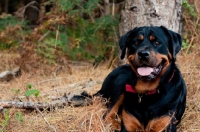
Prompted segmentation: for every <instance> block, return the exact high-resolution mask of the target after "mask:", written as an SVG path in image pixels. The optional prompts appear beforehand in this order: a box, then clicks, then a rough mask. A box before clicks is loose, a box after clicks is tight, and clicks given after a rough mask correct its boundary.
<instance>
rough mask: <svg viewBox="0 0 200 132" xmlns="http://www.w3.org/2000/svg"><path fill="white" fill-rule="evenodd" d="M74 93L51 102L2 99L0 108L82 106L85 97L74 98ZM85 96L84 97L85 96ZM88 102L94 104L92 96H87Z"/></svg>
mask: <svg viewBox="0 0 200 132" xmlns="http://www.w3.org/2000/svg"><path fill="white" fill-rule="evenodd" d="M73 96H74V94H69V95H67V96H66V95H65V96H63V97H60V98H57V99H55V100H53V101H51V102H44V103H41V102H21V101H7V100H0V110H2V109H4V108H12V107H14V108H19V109H36V108H38V109H40V110H45V109H54V108H59V107H64V106H69V105H72V106H82V105H83V104H84V105H85V103H83V101H84V100H83V99H80V98H81V96H80V98H79V99H77V98H76V99H74V98H72V97H73ZM83 98H84V97H83ZM84 102H87V104H92V100H91V99H90V98H87V99H86V101H84Z"/></svg>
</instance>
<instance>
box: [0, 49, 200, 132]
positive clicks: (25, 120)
mask: <svg viewBox="0 0 200 132" xmlns="http://www.w3.org/2000/svg"><path fill="white" fill-rule="evenodd" d="M199 56H200V54H199V53H198V52H195V53H191V54H187V55H183V54H182V55H179V56H178V59H177V60H178V61H177V64H178V66H179V68H180V69H181V71H182V75H183V77H184V79H185V81H186V84H187V89H188V95H187V108H186V111H185V114H184V116H183V119H182V122H181V124H180V125H179V126H178V131H179V132H200V125H199V123H200V79H199V78H200V72H199V70H200V59H199ZM15 57H18V55H17V54H13V55H12V54H8V53H1V54H0V63H1V65H0V72H2V71H4V70H8V69H9V68H11V67H15V66H14V64H12V59H13V58H15ZM69 66H70V71H68V70H66V69H65V70H62V71H60V72H59V74H55V72H53V71H54V70H52V69H48V68H44V67H45V66H43V65H41V66H39V68H38V69H33V70H30V71H29V72H25V71H23V70H22V75H21V76H20V77H17V78H14V79H12V80H11V81H9V82H0V100H9V101H11V100H13V101H14V100H21V101H33V102H48V101H51V100H52V99H53V98H56V97H61V96H63V95H64V94H69V93H73V92H75V93H76V92H77V91H78V92H81V91H84V90H85V91H88V92H89V93H95V92H96V91H97V90H99V89H100V87H101V84H102V82H103V80H104V78H105V77H106V76H107V74H108V73H109V72H110V71H111V69H107V68H106V65H101V66H99V67H97V68H96V69H94V68H93V67H92V63H88V62H73V63H72V62H71V63H69ZM46 73H48V74H46ZM28 84H29V85H31V86H32V87H33V88H34V89H37V90H38V91H39V92H40V94H39V96H38V97H35V96H33V95H31V96H30V97H29V98H27V97H26V96H24V93H25V92H26V91H27V85H28ZM86 84H88V86H87V87H86V86H85V85H86ZM83 85H84V86H85V87H84V86H83ZM94 100H95V101H94V104H93V105H90V106H84V107H77V108H76V107H72V106H65V107H63V108H56V109H52V110H50V111H49V110H44V111H40V112H41V113H42V114H41V113H39V112H38V111H37V110H27V109H26V110H25V109H16V108H9V109H8V111H7V113H5V112H4V113H5V114H2V113H1V114H0V131H1V132H51V131H55V130H56V131H57V132H110V131H111V129H110V124H107V123H106V122H104V120H103V119H102V116H103V113H104V112H105V110H106V108H105V106H104V105H103V104H102V103H101V101H100V99H98V98H96V99H94ZM53 128H54V129H53Z"/></svg>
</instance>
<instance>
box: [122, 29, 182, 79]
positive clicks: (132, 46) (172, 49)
mask: <svg viewBox="0 0 200 132" xmlns="http://www.w3.org/2000/svg"><path fill="white" fill-rule="evenodd" d="M119 45H120V48H121V50H122V54H121V59H123V58H124V57H125V54H126V49H127V58H128V61H129V63H130V65H131V67H132V69H133V71H134V72H135V73H136V74H137V75H138V77H139V78H140V79H142V80H152V79H155V78H156V77H157V76H158V75H159V76H161V75H162V74H164V72H165V71H166V70H167V68H168V66H169V65H170V64H171V62H175V60H176V54H177V53H178V52H179V51H180V49H181V45H182V39H181V36H180V35H179V34H178V33H175V32H173V31H171V30H168V29H167V28H165V27H163V26H161V27H157V26H151V27H139V28H134V29H133V30H131V31H129V32H127V33H126V34H125V35H124V36H122V37H121V39H120V42H119Z"/></svg>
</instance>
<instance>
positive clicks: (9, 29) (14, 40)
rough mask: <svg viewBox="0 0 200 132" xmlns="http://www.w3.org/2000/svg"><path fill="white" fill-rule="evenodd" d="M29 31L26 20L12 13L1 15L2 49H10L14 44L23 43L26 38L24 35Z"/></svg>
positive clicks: (0, 43)
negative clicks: (19, 18)
mask: <svg viewBox="0 0 200 132" xmlns="http://www.w3.org/2000/svg"><path fill="white" fill-rule="evenodd" d="M24 29H25V30H24ZM29 31H30V30H29V28H28V27H27V24H26V21H21V20H18V19H17V18H15V17H13V16H11V15H1V18H0V49H3V50H4V49H9V48H11V47H12V46H13V45H17V44H19V43H21V42H22V41H23V39H24V38H23V36H24V35H25V34H28V33H29ZM8 36H9V37H8Z"/></svg>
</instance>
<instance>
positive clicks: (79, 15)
mask: <svg viewBox="0 0 200 132" xmlns="http://www.w3.org/2000/svg"><path fill="white" fill-rule="evenodd" d="M99 2H100V0H88V1H82V0H59V3H58V6H60V7H61V9H62V10H63V11H64V12H67V14H68V15H69V17H70V19H69V20H70V21H69V23H70V24H69V25H68V26H67V27H65V26H62V25H61V26H60V29H59V31H60V32H59V33H60V38H59V39H60V42H61V45H60V46H61V47H62V49H63V51H65V52H67V53H68V56H69V57H70V58H71V59H73V60H85V59H93V58H95V57H96V56H97V57H98V56H99V55H103V52H104V51H105V49H106V47H108V46H111V45H113V44H115V43H114V34H115V33H116V32H117V30H116V29H117V25H118V23H119V22H118V19H117V16H112V15H106V16H102V17H95V15H94V14H95V13H94V12H95V10H96V9H97V8H98V6H97V4H98V3H99ZM63 29H65V30H63Z"/></svg>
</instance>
